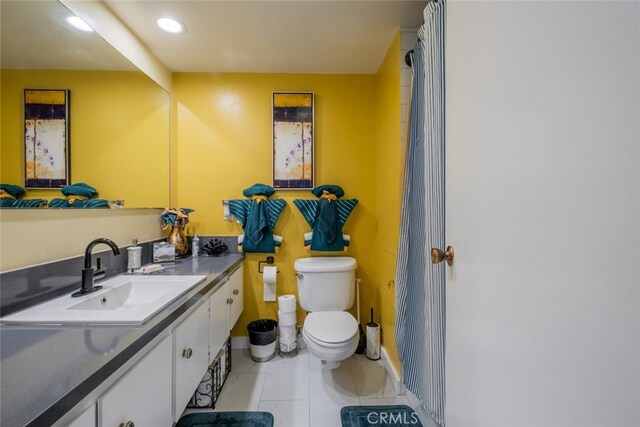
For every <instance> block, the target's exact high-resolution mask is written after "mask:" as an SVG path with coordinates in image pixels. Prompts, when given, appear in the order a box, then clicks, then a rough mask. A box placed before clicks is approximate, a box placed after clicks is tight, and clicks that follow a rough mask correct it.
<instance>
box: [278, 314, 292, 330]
mask: <svg viewBox="0 0 640 427" xmlns="http://www.w3.org/2000/svg"><path fill="white" fill-rule="evenodd" d="M278 319H279V323H280V325H282V326H292V325H293V326H295V324H296V312H295V311H291V312H288V313H283V312H281V311H278Z"/></svg>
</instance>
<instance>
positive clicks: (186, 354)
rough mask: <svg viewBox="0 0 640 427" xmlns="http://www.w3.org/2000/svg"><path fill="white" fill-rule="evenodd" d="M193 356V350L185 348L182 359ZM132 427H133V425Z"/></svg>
mask: <svg viewBox="0 0 640 427" xmlns="http://www.w3.org/2000/svg"><path fill="white" fill-rule="evenodd" d="M192 354H193V350H192V349H190V348H185V349H184V350H182V357H184V358H185V359H189V358H190V357H191V355H192ZM125 427H127V426H125ZM131 427H133V425H132V426H131Z"/></svg>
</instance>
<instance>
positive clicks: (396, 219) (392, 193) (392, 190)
mask: <svg viewBox="0 0 640 427" xmlns="http://www.w3.org/2000/svg"><path fill="white" fill-rule="evenodd" d="M400 56H401V55H400V33H398V35H397V36H396V38H395V39H394V41H393V43H392V44H391V46H390V47H389V50H388V52H387V55H386V56H385V59H384V61H383V63H382V65H381V66H380V69H379V70H378V74H377V75H376V129H377V139H376V151H377V161H376V166H377V174H376V190H377V203H376V217H377V219H378V245H377V248H376V260H377V266H378V270H377V275H376V279H375V280H376V283H377V287H378V289H379V291H380V305H381V308H382V319H381V322H380V323H381V327H382V343H383V345H384V347H385V349H386V350H387V353H388V354H389V358H390V359H391V361H392V362H393V364H394V365H395V367H396V369H397V370H398V372H400V362H399V360H398V352H397V350H396V342H395V286H393V285H390V283H389V282H390V281H393V280H395V273H396V258H397V248H398V234H399V224H400V200H401V194H400V189H401V182H402V176H401V167H400V166H401V164H400V150H401V139H400V127H401V125H400V121H401V118H400Z"/></svg>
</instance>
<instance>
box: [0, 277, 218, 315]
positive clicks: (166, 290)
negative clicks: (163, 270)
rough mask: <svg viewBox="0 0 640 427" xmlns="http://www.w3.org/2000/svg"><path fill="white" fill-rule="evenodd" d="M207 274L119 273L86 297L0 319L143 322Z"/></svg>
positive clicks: (60, 300)
mask: <svg viewBox="0 0 640 427" xmlns="http://www.w3.org/2000/svg"><path fill="white" fill-rule="evenodd" d="M205 277H206V276H126V275H123V276H116V277H113V278H111V279H108V280H105V281H103V282H99V283H97V285H100V286H102V287H103V288H102V289H101V290H99V291H96V292H94V293H91V294H89V295H86V296H82V297H77V298H72V297H71V294H69V295H65V296H63V297H60V298H56V299H54V300H51V301H48V302H45V303H43V304H39V305H36V306H33V307H31V308H28V309H26V310H23V311H19V312H17V313H14V314H11V315H9V316H6V317H3V318H2V319H0V321H2V323H6V324H26V323H29V324H33V323H36V324H96V323H99V324H121V325H141V324H143V323H145V322H146V321H147V320H149V318H151V317H152V316H153V315H154V314H156V313H157V312H159V311H160V310H162V309H163V308H164V307H166V306H167V305H169V304H170V303H171V302H173V301H175V300H176V299H177V298H178V297H180V296H181V295H183V294H184V293H185V292H187V291H188V290H189V289H191V288H192V287H194V286H195V285H197V284H198V283H199V282H201V281H202V280H204V278H205Z"/></svg>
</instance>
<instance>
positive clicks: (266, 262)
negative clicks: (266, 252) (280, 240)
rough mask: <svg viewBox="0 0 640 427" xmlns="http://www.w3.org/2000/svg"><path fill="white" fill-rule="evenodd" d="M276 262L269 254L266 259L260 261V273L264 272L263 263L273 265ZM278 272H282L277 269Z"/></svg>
mask: <svg viewBox="0 0 640 427" xmlns="http://www.w3.org/2000/svg"><path fill="white" fill-rule="evenodd" d="M273 263H274V260H273V257H272V256H268V257H267V259H266V260H264V261H258V273H260V274H262V272H263V270H262V264H267V265H272V264H273ZM276 273H280V270H276Z"/></svg>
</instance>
